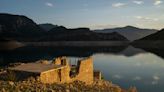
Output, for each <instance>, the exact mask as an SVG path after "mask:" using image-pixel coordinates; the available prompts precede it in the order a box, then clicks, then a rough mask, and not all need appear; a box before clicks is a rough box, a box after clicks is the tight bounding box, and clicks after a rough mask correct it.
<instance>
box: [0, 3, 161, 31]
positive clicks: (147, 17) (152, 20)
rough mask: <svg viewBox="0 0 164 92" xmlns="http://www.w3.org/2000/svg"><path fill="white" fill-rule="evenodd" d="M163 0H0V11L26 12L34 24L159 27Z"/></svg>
mask: <svg viewBox="0 0 164 92" xmlns="http://www.w3.org/2000/svg"><path fill="white" fill-rule="evenodd" d="M163 11H164V3H163V0H89V1H88V0H69V1H68V0H60V1H59V0H35V1H34V0H28V1H27V0H21V1H20V0H12V1H11V0H1V1H0V13H9V14H17V15H25V16H27V17H29V18H30V19H32V20H34V21H35V22H36V23H37V24H42V23H52V24H55V25H63V26H65V27H67V28H78V27H88V28H91V29H92V30H93V29H106V28H115V27H124V26H127V25H130V26H134V27H139V28H148V29H162V28H163V25H164V13H163Z"/></svg>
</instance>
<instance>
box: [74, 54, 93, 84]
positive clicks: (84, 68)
mask: <svg viewBox="0 0 164 92" xmlns="http://www.w3.org/2000/svg"><path fill="white" fill-rule="evenodd" d="M75 80H79V81H82V82H85V83H86V84H92V83H93V58H92V57H89V58H87V59H84V60H81V61H79V72H78V75H77V76H76V77H75V78H73V81H75Z"/></svg>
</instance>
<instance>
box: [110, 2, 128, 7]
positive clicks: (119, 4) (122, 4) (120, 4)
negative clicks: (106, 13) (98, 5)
mask: <svg viewBox="0 0 164 92" xmlns="http://www.w3.org/2000/svg"><path fill="white" fill-rule="evenodd" d="M125 5H126V4H125V3H114V4H112V6H113V7H116V8H118V7H123V6H125Z"/></svg>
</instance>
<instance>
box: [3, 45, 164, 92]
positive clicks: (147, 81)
mask: <svg viewBox="0 0 164 92" xmlns="http://www.w3.org/2000/svg"><path fill="white" fill-rule="evenodd" d="M58 56H67V57H69V58H70V59H73V60H72V61H74V60H76V59H78V58H81V57H89V56H93V60H94V69H96V70H100V71H101V72H102V74H103V76H104V78H105V79H106V80H109V81H112V82H113V83H115V84H118V85H120V86H121V87H124V88H128V87H129V86H136V87H137V90H138V91H139V92H164V88H163V85H164V73H163V70H164V49H150V48H144V49H138V48H134V47H132V46H115V47H87V48H82V47H23V48H18V49H15V50H12V51H5V52H0V65H1V66H3V65H7V64H9V63H13V62H33V61H36V60H40V59H48V60H51V59H53V58H54V57H58ZM75 63H76V62H75Z"/></svg>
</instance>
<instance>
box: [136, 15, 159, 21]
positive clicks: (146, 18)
mask: <svg viewBox="0 0 164 92" xmlns="http://www.w3.org/2000/svg"><path fill="white" fill-rule="evenodd" d="M135 18H136V19H139V20H144V21H158V20H159V19H158V18H150V17H143V16H135Z"/></svg>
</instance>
